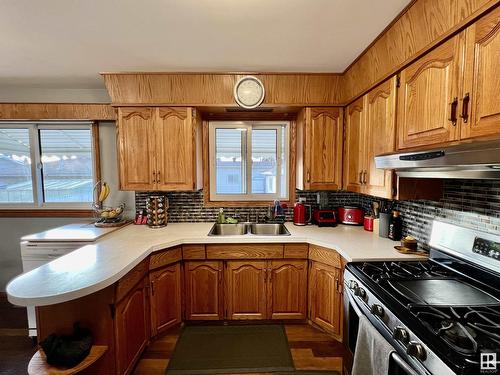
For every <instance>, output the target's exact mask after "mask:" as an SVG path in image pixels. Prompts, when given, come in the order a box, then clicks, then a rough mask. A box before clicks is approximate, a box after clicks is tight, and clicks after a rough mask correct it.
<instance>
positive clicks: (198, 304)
mask: <svg viewBox="0 0 500 375" xmlns="http://www.w3.org/2000/svg"><path fill="white" fill-rule="evenodd" d="M184 280H185V288H186V290H185V310H186V320H219V319H222V318H223V316H224V314H223V310H224V305H223V301H222V295H223V293H222V290H223V289H222V262H218V261H214V262H205V261H189V262H184Z"/></svg>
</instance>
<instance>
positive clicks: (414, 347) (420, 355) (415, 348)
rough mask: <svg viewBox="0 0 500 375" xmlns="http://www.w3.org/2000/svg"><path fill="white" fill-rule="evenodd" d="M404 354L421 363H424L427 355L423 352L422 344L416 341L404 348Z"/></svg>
mask: <svg viewBox="0 0 500 375" xmlns="http://www.w3.org/2000/svg"><path fill="white" fill-rule="evenodd" d="M406 354H408V355H411V356H412V357H415V358H417V359H419V360H421V361H425V359H426V358H427V353H426V352H425V348H424V346H423V345H422V344H420V343H418V342H416V341H410V343H409V344H408V346H407V347H406Z"/></svg>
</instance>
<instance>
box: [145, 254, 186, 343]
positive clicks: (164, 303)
mask: <svg viewBox="0 0 500 375" xmlns="http://www.w3.org/2000/svg"><path fill="white" fill-rule="evenodd" d="M149 277H150V283H151V285H150V293H151V298H150V301H151V333H152V335H153V336H156V335H157V334H158V333H161V332H162V331H165V330H167V329H168V328H170V327H173V326H175V325H177V324H180V323H181V321H182V300H181V295H182V293H181V291H182V285H181V283H182V273H181V264H180V263H176V264H174V265H171V266H168V267H164V268H161V269H159V270H157V271H154V272H152V273H151V274H150V275H149Z"/></svg>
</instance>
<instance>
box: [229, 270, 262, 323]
mask: <svg viewBox="0 0 500 375" xmlns="http://www.w3.org/2000/svg"><path fill="white" fill-rule="evenodd" d="M266 281H267V261H228V262H227V263H226V277H225V284H226V306H227V314H226V315H227V316H226V318H227V319H266V316H267V311H266V310H267V302H266V298H267V282H266Z"/></svg>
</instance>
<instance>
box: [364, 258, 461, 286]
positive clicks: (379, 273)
mask: <svg viewBox="0 0 500 375" xmlns="http://www.w3.org/2000/svg"><path fill="white" fill-rule="evenodd" d="M360 269H361V271H363V273H365V274H366V275H368V277H370V278H371V279H372V280H374V281H375V282H377V283H378V282H380V281H382V280H388V279H392V278H425V277H445V276H450V275H452V274H453V273H452V272H451V271H449V270H447V269H446V268H444V267H442V266H440V265H438V264H435V263H432V262H429V261H423V262H382V263H369V262H365V263H363V264H362V265H361V266H360Z"/></svg>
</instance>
